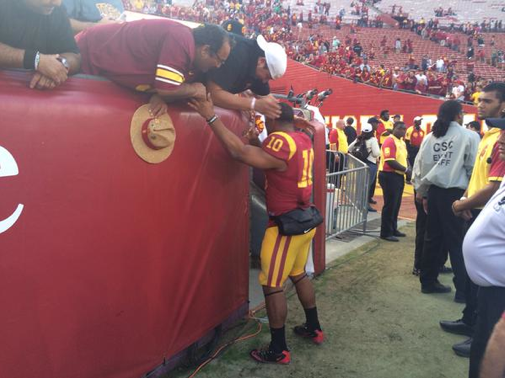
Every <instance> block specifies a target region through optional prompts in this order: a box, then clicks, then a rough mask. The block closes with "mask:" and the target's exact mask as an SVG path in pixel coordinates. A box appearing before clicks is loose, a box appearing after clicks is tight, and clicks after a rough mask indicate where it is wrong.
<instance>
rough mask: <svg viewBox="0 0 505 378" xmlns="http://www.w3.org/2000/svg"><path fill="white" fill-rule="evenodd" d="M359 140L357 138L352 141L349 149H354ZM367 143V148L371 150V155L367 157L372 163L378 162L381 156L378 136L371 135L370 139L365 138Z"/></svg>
mask: <svg viewBox="0 0 505 378" xmlns="http://www.w3.org/2000/svg"><path fill="white" fill-rule="evenodd" d="M357 141H358V140H357V139H356V140H355V141H354V142H352V143H351V144H350V146H349V151H352V150H354V147H355V146H356V142H357ZM365 145H366V150H367V151H368V152H369V155H368V157H367V160H368V161H369V162H370V163H373V164H377V158H378V157H379V156H381V150H380V147H379V142H378V141H377V138H376V137H371V138H370V139H367V140H365Z"/></svg>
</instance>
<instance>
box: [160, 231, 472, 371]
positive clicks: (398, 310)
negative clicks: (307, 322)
mask: <svg viewBox="0 0 505 378" xmlns="http://www.w3.org/2000/svg"><path fill="white" fill-rule="evenodd" d="M403 231H404V232H406V233H407V235H408V236H407V238H404V240H402V241H401V242H400V243H387V242H383V241H379V240H375V239H371V240H372V241H371V242H370V243H368V244H367V245H365V246H364V247H362V248H360V249H359V250H356V251H354V252H353V253H351V254H349V255H346V256H344V257H342V258H341V259H339V260H337V261H335V262H334V263H333V264H332V265H331V266H330V267H329V269H328V270H327V271H326V272H325V273H324V274H323V275H322V276H320V277H318V278H317V279H316V280H315V281H314V284H315V286H316V292H317V301H318V309H319V314H320V318H321V325H322V327H323V330H324V332H325V335H326V337H327V341H326V342H325V343H324V344H323V345H322V346H319V347H318V346H315V345H312V344H311V343H309V342H307V341H306V340H299V339H297V338H296V337H295V335H294V334H293V333H292V331H291V329H292V327H293V326H295V325H297V324H299V323H301V322H303V321H304V314H303V310H302V308H301V307H300V305H299V303H298V301H297V298H296V295H293V293H289V294H288V296H289V297H290V298H289V301H288V302H289V314H288V321H287V325H286V327H287V338H288V345H289V347H290V349H291V355H292V362H291V364H290V365H288V366H276V365H262V364H258V363H256V362H254V361H253V360H251V359H250V357H249V356H248V352H249V350H250V349H252V348H255V347H258V346H262V345H264V344H267V343H268V342H269V330H268V326H267V325H264V326H263V328H262V331H261V333H260V334H259V335H257V336H256V337H254V338H251V339H248V340H246V341H241V342H239V343H236V344H234V345H233V346H231V347H230V348H228V349H226V350H225V351H224V353H223V354H221V355H220V357H219V358H218V359H216V360H214V361H212V362H211V363H210V364H208V365H207V366H205V367H204V368H203V369H202V370H201V371H200V372H198V374H197V375H196V377H199V378H236V377H247V378H288V377H290V378H291V377H299V378H312V377H314V378H315V377H322V378H354V377H356V378H358V377H359V378H442V377H443V378H463V377H466V376H467V374H468V373H467V371H468V360H466V359H463V358H460V357H457V356H456V355H455V354H454V353H453V351H452V349H451V345H452V344H454V343H456V342H459V341H463V340H464V337H462V336H456V335H451V334H447V333H445V332H443V331H442V330H441V329H440V327H439V326H438V321H439V320H441V319H450V320H455V319H458V318H459V317H460V315H461V314H460V312H461V310H462V305H458V304H456V303H454V302H453V293H451V294H435V295H433V294H432V295H425V294H421V293H420V285H419V281H418V279H417V277H414V276H413V275H412V274H411V270H412V259H413V248H414V241H413V240H414V238H413V236H414V225H413V224H410V225H408V226H406V227H405V228H404V229H403ZM441 281H442V282H444V283H446V284H449V283H450V282H451V277H450V276H441ZM256 316H258V317H264V316H265V312H264V311H262V312H259V313H257V314H256ZM256 329H257V324H256V322H253V321H250V322H249V323H248V324H246V325H245V326H241V327H237V328H235V329H234V330H232V331H230V332H229V333H228V334H227V335H226V337H225V338H224V339H233V338H235V337H237V336H238V335H239V333H240V334H242V332H244V334H247V333H253V332H254V331H255V330H256ZM224 341H225V340H223V342H224ZM194 370H195V367H192V368H188V369H179V370H178V371H175V372H172V373H171V374H170V375H169V376H170V377H174V378H183V377H188V376H189V375H190V374H191V373H192V372H193V371H194Z"/></svg>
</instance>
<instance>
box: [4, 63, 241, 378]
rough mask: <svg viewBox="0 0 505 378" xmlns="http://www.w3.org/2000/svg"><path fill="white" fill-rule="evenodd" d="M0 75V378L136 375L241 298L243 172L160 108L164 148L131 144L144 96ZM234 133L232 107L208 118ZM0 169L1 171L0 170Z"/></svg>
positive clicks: (191, 124)
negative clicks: (164, 155)
mask: <svg viewBox="0 0 505 378" xmlns="http://www.w3.org/2000/svg"><path fill="white" fill-rule="evenodd" d="M28 80H29V77H28V76H27V75H25V74H24V73H18V72H0V146H2V147H3V148H5V149H7V150H8V151H9V152H10V153H11V154H12V156H13V157H14V158H15V160H16V162H17V165H18V167H19V174H18V175H15V176H10V177H1V175H0V221H1V220H3V219H5V218H7V217H8V216H9V215H10V214H11V213H12V212H13V211H14V209H15V208H16V206H17V205H18V204H23V205H24V210H23V212H22V214H21V216H20V218H19V219H18V221H17V222H16V223H15V224H14V225H13V226H12V227H11V228H10V229H8V230H7V231H5V232H3V233H0V303H2V311H0V335H1V336H0V340H1V342H0V377H30V376H33V377H35V376H36V377H39V378H93V377H101V378H129V377H131V378H138V377H140V376H142V375H143V374H145V373H146V372H148V371H150V370H151V369H153V368H154V367H156V366H157V365H159V364H161V363H162V362H163V359H164V358H170V357H171V356H173V355H174V354H175V353H177V352H178V351H180V350H182V349H184V348H186V347H187V346H188V345H190V344H191V343H193V342H194V341H196V340H197V339H199V338H200V337H202V336H203V335H204V334H205V333H206V332H207V331H209V330H211V329H212V328H213V327H215V326H216V325H218V324H220V323H221V322H222V321H223V320H224V319H226V318H227V317H228V316H230V315H231V314H232V313H234V312H235V311H236V310H237V309H239V308H241V307H243V305H244V304H245V303H246V302H247V300H248V252H249V205H248V190H249V175H248V172H249V171H248V168H247V167H246V166H244V165H242V164H239V163H237V162H234V161H233V160H232V159H230V157H229V156H228V154H227V153H226V152H225V150H224V149H223V148H222V146H221V145H220V144H219V142H218V141H217V140H216V138H215V137H213V135H212V132H211V130H210V129H209V128H208V127H206V125H205V123H204V122H203V120H202V119H201V118H200V117H197V116H196V115H195V114H194V113H193V112H190V111H188V109H186V108H184V107H182V108H177V107H171V110H170V115H171V117H172V120H173V121H174V125H175V128H176V131H177V140H176V144H175V148H174V151H173V154H172V155H171V156H170V157H169V159H168V160H166V161H165V162H163V163H161V164H158V165H150V164H147V163H145V162H144V161H142V160H141V159H140V158H139V157H137V155H136V154H135V152H134V150H133V148H132V147H131V144H130V132H129V129H130V120H131V117H132V115H133V113H134V111H135V110H136V109H137V107H138V106H140V105H141V104H142V103H143V102H145V100H146V99H145V98H143V97H141V96H140V95H134V94H132V93H129V92H126V91H125V90H123V89H120V88H119V87H117V86H116V85H114V84H112V83H109V82H103V81H95V80H90V79H79V78H72V79H70V80H69V81H68V82H67V83H65V85H63V86H62V87H61V88H59V89H57V90H55V91H50V92H41V91H36V90H30V89H28V88H27V82H28ZM218 113H219V114H220V115H221V116H222V118H223V119H224V121H225V122H226V124H227V125H228V126H229V127H230V129H232V130H233V131H234V132H236V133H237V134H239V133H241V132H242V130H243V128H244V125H245V124H244V122H243V120H241V119H240V118H239V117H238V114H237V113H232V112H224V111H219V112H218ZM0 169H1V167H0Z"/></svg>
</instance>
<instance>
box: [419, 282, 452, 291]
mask: <svg viewBox="0 0 505 378" xmlns="http://www.w3.org/2000/svg"><path fill="white" fill-rule="evenodd" d="M451 290H452V289H451V287H450V286H445V285H442V284H441V283H440V282H438V281H436V282H434V283H432V284H431V285H426V286H421V292H422V293H423V294H437V293H450V292H451Z"/></svg>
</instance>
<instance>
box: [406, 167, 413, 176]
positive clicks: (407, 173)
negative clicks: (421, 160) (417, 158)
mask: <svg viewBox="0 0 505 378" xmlns="http://www.w3.org/2000/svg"><path fill="white" fill-rule="evenodd" d="M405 174H406V175H407V176H409V175H411V174H412V168H411V167H407V169H406V170H405Z"/></svg>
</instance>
